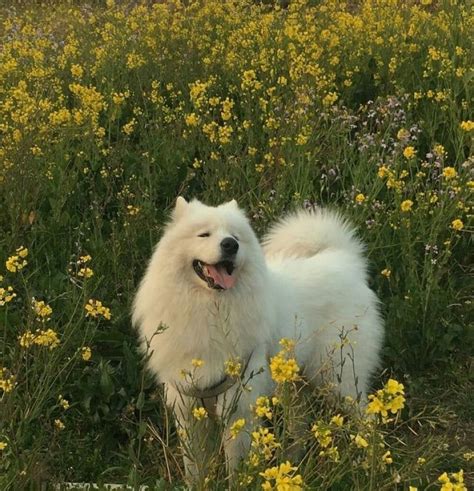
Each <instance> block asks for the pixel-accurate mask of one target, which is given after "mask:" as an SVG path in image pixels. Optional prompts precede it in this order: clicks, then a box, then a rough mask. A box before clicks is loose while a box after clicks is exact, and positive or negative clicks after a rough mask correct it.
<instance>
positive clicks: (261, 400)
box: [254, 396, 273, 419]
mask: <svg viewBox="0 0 474 491" xmlns="http://www.w3.org/2000/svg"><path fill="white" fill-rule="evenodd" d="M254 411H255V414H256V415H257V416H258V417H259V418H263V417H266V418H268V419H272V416H273V413H272V410H271V407H270V399H269V398H268V397H266V396H260V397H258V398H257V400H256V401H255V408H254Z"/></svg>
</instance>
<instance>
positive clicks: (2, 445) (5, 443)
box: [0, 442, 8, 450]
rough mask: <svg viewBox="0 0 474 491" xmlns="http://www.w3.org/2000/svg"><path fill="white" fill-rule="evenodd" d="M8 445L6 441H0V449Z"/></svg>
mask: <svg viewBox="0 0 474 491" xmlns="http://www.w3.org/2000/svg"><path fill="white" fill-rule="evenodd" d="M7 447H8V443H7V442H0V450H5V449H6V448H7Z"/></svg>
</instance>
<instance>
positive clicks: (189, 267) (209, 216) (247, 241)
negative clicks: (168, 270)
mask: <svg viewBox="0 0 474 491" xmlns="http://www.w3.org/2000/svg"><path fill="white" fill-rule="evenodd" d="M165 237H168V240H169V243H168V249H172V250H173V256H175V257H174V259H173V260H177V261H179V262H180V267H179V270H180V271H181V274H183V275H184V276H185V279H186V280H189V281H192V282H194V283H195V285H197V286H199V287H202V288H206V289H210V290H221V291H222V290H231V289H232V288H234V287H235V286H236V285H237V284H238V283H239V280H240V279H241V277H242V274H243V271H245V268H246V266H249V263H250V262H252V261H255V260H260V258H261V251H260V246H259V244H258V240H257V238H256V236H255V234H254V232H253V230H252V228H251V227H250V224H249V222H248V220H247V218H246V217H245V214H244V213H243V212H242V210H241V209H240V208H239V207H238V205H237V202H236V201H235V200H233V201H230V202H228V203H224V204H222V205H220V206H217V207H212V206H206V205H204V204H203V203H201V202H199V201H197V200H193V201H191V202H187V201H186V200H185V199H184V198H182V197H179V198H178V200H177V202H176V206H175V209H174V211H173V214H172V221H171V223H170V225H169V228H168V230H167V233H166V234H165Z"/></svg>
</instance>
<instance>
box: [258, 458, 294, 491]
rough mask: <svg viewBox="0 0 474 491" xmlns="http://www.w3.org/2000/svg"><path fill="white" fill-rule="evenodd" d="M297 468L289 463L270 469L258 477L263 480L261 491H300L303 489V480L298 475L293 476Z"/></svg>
mask: <svg viewBox="0 0 474 491" xmlns="http://www.w3.org/2000/svg"><path fill="white" fill-rule="evenodd" d="M297 470H298V467H294V466H292V465H291V464H290V462H289V461H286V462H284V463H282V464H280V465H279V466H275V467H270V468H269V469H266V470H265V472H260V475H261V476H262V477H263V478H264V479H265V481H264V482H263V483H262V489H263V490H265V491H270V490H276V491H300V490H301V489H303V478H302V477H301V475H300V474H295V472H296V471H297Z"/></svg>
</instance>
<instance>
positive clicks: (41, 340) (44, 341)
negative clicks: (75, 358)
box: [33, 329, 60, 350]
mask: <svg viewBox="0 0 474 491" xmlns="http://www.w3.org/2000/svg"><path fill="white" fill-rule="evenodd" d="M33 342H34V344H37V345H38V346H46V347H49V349H50V350H52V349H54V348H57V347H58V346H59V344H60V341H59V338H58V335H57V334H56V332H55V331H53V330H52V329H48V330H46V331H36V334H35V335H34V341H33Z"/></svg>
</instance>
